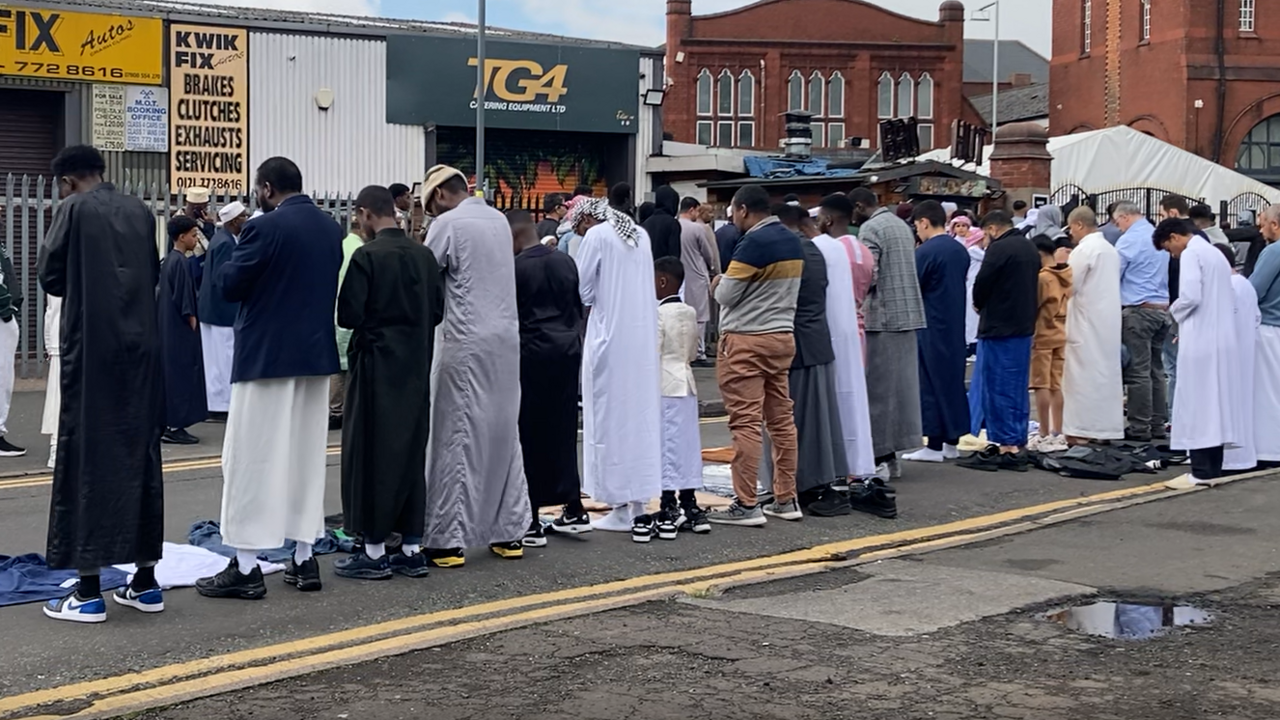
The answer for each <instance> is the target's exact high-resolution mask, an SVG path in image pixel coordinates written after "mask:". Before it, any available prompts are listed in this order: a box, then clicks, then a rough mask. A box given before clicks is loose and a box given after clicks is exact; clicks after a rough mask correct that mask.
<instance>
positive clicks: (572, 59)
mask: <svg viewBox="0 0 1280 720" xmlns="http://www.w3.org/2000/svg"><path fill="white" fill-rule="evenodd" d="M477 65H478V62H477V61H476V54H475V41H474V40H471V39H468V38H465V37H459V38H437V37H415V36H410V35H391V36H389V37H388V38H387V122H389V123H395V124H401V125H429V124H433V123H434V124H436V125H446V126H460V127H474V126H475V122H476V104H477V103H478V102H479V98H480V96H483V97H484V102H485V125H487V126H491V127H500V128H513V129H517V130H567V131H577V132H606V133H630V134H634V133H635V132H636V123H635V117H636V112H637V111H638V109H639V98H640V93H639V80H638V75H637V73H638V72H639V67H640V53H639V52H638V51H634V50H619V49H611V48H599V47H585V46H577V45H544V44H539V43H523V42H502V41H489V42H486V43H485V67H484V70H483V75H484V78H485V80H484V88H483V91H482V92H477V88H476V85H477V83H476V74H477V73H476V71H477Z"/></svg>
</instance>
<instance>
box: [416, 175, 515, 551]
mask: <svg viewBox="0 0 1280 720" xmlns="http://www.w3.org/2000/svg"><path fill="white" fill-rule="evenodd" d="M422 206H423V207H424V208H426V209H427V211H428V212H429V213H431V214H432V215H434V216H435V217H436V220H435V222H433V223H432V224H431V228H430V230H429V231H428V232H427V247H428V248H430V249H431V251H432V252H434V253H435V254H436V260H437V261H438V262H439V263H440V267H441V269H442V271H443V273H444V322H443V323H442V324H441V325H440V327H439V329H438V335H437V336H436V337H437V340H436V352H435V360H434V363H433V365H432V368H431V397H432V403H431V432H430V440H429V442H428V444H427V523H426V536H425V538H424V539H423V545H424V546H426V548H427V550H428V553H429V554H428V557H429V558H430V559H431V560H432V562H433V563H434V564H435V565H436V566H437V567H445V568H449V567H460V566H461V565H462V564H463V563H464V558H463V552H462V551H463V548H466V547H477V546H484V545H488V546H489V547H490V548H491V549H492V550H493V552H495V553H497V554H498V555H499V556H501V557H503V558H508V559H516V558H520V557H523V554H524V551H523V546H522V545H521V543H520V540H521V538H523V537H524V533H525V530H527V529H528V527H529V517H530V513H531V512H532V511H531V509H530V508H529V494H528V490H527V489H526V486H525V477H524V459H523V457H522V455H521V449H520V430H519V419H520V323H519V316H518V315H517V311H516V287H515V280H514V278H515V257H514V256H513V255H512V253H511V228H510V226H509V225H508V223H507V220H506V218H505V217H503V216H502V213H500V212H498V211H497V210H494V209H493V208H491V207H489V206H488V205H487V204H486V203H485V201H484V200H483V199H482V198H478V197H472V196H471V195H470V193H469V192H468V191H467V182H466V179H465V178H464V177H463V175H462V173H461V172H459V171H458V170H456V169H454V168H451V167H446V166H442V165H437V166H435V167H433V168H431V170H429V171H428V172H427V179H426V182H424V183H423V187H422ZM424 322H425V321H424Z"/></svg>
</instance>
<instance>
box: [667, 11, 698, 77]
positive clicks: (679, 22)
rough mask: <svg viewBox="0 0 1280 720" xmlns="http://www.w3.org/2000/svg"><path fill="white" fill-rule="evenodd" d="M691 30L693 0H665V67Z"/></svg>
mask: <svg viewBox="0 0 1280 720" xmlns="http://www.w3.org/2000/svg"><path fill="white" fill-rule="evenodd" d="M692 32H693V0H667V67H672V63H673V62H675V54H676V53H677V52H679V50H680V49H681V47H682V46H683V45H684V39H685V38H687V37H689V35H690V34H691V33H692Z"/></svg>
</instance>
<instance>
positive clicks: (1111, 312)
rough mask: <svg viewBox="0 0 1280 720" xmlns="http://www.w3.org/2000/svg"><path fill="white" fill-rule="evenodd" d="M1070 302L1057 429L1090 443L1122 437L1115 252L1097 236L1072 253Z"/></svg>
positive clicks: (1118, 297)
mask: <svg viewBox="0 0 1280 720" xmlns="http://www.w3.org/2000/svg"><path fill="white" fill-rule="evenodd" d="M1069 265H1070V266H1071V284H1072V290H1071V292H1072V295H1071V301H1070V302H1069V303H1067V347H1066V353H1065V363H1064V370H1063V377H1062V395H1063V398H1062V430H1063V432H1064V433H1066V434H1067V435H1070V436H1072V437H1080V438H1089V439H1092V440H1119V439H1122V438H1124V422H1125V420H1124V383H1123V381H1122V379H1121V370H1120V346H1121V344H1120V254H1119V253H1118V252H1116V249H1115V246H1113V245H1112V244H1111V243H1109V242H1107V239H1106V238H1105V237H1104V236H1103V235H1102V233H1100V232H1096V233H1093V234H1091V235H1089V236H1087V237H1085V238H1084V239H1083V240H1081V241H1080V244H1079V245H1078V246H1076V249H1075V250H1074V251H1072V253H1071V260H1070V262H1069Z"/></svg>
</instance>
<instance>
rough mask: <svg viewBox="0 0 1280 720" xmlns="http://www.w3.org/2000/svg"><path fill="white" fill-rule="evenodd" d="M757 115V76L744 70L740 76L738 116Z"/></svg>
mask: <svg viewBox="0 0 1280 720" xmlns="http://www.w3.org/2000/svg"><path fill="white" fill-rule="evenodd" d="M755 114H756V76H755V75H752V74H751V71H750V70H743V71H742V74H741V75H739V76H738V115H740V116H743V117H748V118H750V117H753V116H754V115H755Z"/></svg>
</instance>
